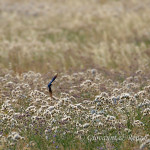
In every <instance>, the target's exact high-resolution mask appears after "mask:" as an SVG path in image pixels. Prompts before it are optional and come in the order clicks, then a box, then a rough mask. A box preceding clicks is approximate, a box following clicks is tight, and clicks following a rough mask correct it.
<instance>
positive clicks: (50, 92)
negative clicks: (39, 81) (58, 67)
mask: <svg viewBox="0 0 150 150" xmlns="http://www.w3.org/2000/svg"><path fill="white" fill-rule="evenodd" d="M56 78H57V74H56V75H55V76H54V77H53V79H52V80H51V81H50V83H49V84H48V88H49V94H50V97H52V89H51V86H52V82H53V81H54V80H55V79H56Z"/></svg>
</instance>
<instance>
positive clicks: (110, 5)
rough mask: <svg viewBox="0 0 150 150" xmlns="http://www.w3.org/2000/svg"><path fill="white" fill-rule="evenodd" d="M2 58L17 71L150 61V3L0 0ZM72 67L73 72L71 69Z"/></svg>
mask: <svg viewBox="0 0 150 150" xmlns="http://www.w3.org/2000/svg"><path fill="white" fill-rule="evenodd" d="M0 4H1V5H0V18H1V19H0V26H1V28H0V34H1V37H0V63H1V66H3V67H7V68H8V67H9V66H10V67H12V69H13V70H15V71H17V72H20V73H21V72H24V71H28V70H34V71H36V72H44V73H46V72H47V71H49V70H57V71H58V70H61V71H68V70H81V69H84V68H92V67H93V66H94V67H97V68H100V67H102V66H104V67H106V68H109V69H110V68H114V69H117V70H126V71H129V70H130V69H131V67H132V68H134V70H137V69H138V68H140V67H141V66H143V65H145V64H148V65H149V64H150V52H149V51H150V29H149V25H150V15H149V14H150V2H149V1H148V0H143V1H140V0H136V1H135V0H132V1H131V0H130V1H128V0H127V1H107V0H103V1H102V2H101V1H99V0H88V1H86V0H83V1H75V0H70V1H69V2H68V1H65V0H63V1H59V0H57V1H56V0H55V1H54V0H50V1H46V0H44V1H38V2H37V1H36V2H35V1H21V2H20V1H17V0H15V1H8V0H6V1H1V2H0ZM73 72H74V71H73Z"/></svg>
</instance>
